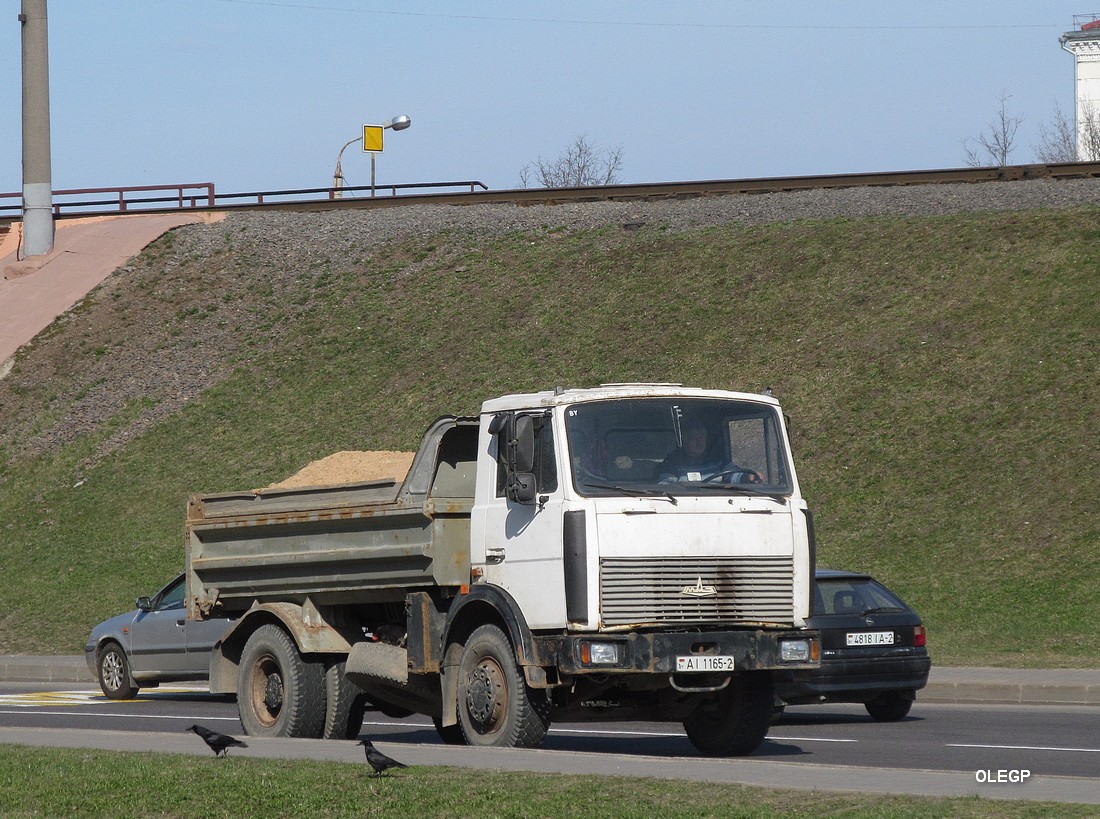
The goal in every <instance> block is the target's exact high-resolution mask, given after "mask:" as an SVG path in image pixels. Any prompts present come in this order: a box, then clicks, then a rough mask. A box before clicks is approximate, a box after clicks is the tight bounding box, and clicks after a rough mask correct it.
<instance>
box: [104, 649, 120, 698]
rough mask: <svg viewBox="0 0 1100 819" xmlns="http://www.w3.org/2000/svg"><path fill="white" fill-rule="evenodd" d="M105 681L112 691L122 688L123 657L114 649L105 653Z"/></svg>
mask: <svg viewBox="0 0 1100 819" xmlns="http://www.w3.org/2000/svg"><path fill="white" fill-rule="evenodd" d="M103 682H104V683H105V684H106V686H107V687H108V688H110V689H111V690H112V691H118V690H119V689H121V688H122V658H121V657H119V656H118V654H117V653H116V652H114V651H108V652H107V653H106V654H104V655H103Z"/></svg>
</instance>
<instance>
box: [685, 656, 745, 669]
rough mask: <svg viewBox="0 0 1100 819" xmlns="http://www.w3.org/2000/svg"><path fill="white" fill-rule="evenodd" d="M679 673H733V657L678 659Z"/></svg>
mask: <svg viewBox="0 0 1100 819" xmlns="http://www.w3.org/2000/svg"><path fill="white" fill-rule="evenodd" d="M676 670H677V671H733V657H730V656H728V655H725V654H699V655H692V656H690V657H677V658H676Z"/></svg>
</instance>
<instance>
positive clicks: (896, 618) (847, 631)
mask: <svg viewBox="0 0 1100 819" xmlns="http://www.w3.org/2000/svg"><path fill="white" fill-rule="evenodd" d="M806 625H807V626H808V627H809V628H814V629H819V630H820V632H821V667H820V668H819V669H817V670H815V671H812V672H808V673H802V674H795V673H790V674H787V675H784V676H782V677H779V678H777V681H776V699H777V702H776V716H777V717H778V716H779V715H780V714H781V713H782V710H783V706H784V705H807V704H811V703H820V702H861V703H863V704H864V705H865V706H866V708H867V713H869V714H870V715H871V716H872V717H874V718H875V719H877V720H881V721H883V722H896V721H897V720H900V719H904V718H905V716H906V715H907V714H908V713H909V709H910V708H911V707H912V705H913V701H914V700H915V699H916V693H917V690H918V689H920V688H923V687H924V686H925V684H926V683H927V682H928V671H929V669H930V668H931V667H932V659H931V658H930V657H929V656H928V649H927V646H926V645H925V641H926V634H925V630H924V625H923V624H922V623H921V619H920V616H919V615H918V614H917V613H916V612H915V611H913V610H912V609H911V608H909V606H907V605H906V604H905V603H904V602H903V601H902V600H901V599H900V598H899V597H898V596H897V595H895V594H894V593H893V592H891V591H890V590H889V589H887V588H886V587H885V586H883V585H882V584H881V583H879V582H878V581H877V580H875V579H874V578H873V577H871V576H869V575H866V574H859V573H856V572H842V571H836V570H833V569H819V570H818V571H817V584H816V588H815V592H814V608H813V615H812V616H811V617H810V618H809V620H808V621H807V623H806Z"/></svg>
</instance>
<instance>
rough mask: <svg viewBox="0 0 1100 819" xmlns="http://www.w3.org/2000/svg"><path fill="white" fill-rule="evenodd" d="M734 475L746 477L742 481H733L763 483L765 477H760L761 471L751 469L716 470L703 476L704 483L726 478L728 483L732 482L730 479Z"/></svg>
mask: <svg viewBox="0 0 1100 819" xmlns="http://www.w3.org/2000/svg"><path fill="white" fill-rule="evenodd" d="M734 475H744V476H745V478H744V479H743V480H740V481H732V483H763V482H764V479H763V478H761V477H760V473H759V472H754V471H753V470H751V469H740V468H738V469H727V470H724V471H722V472H715V473H714V474H713V475H708V476H707V477H705V478H703V483H714V482H715V481H722V480H723V479H725V482H726V483H731V481H730V480H729V479H730V478H732V477H733V476H734Z"/></svg>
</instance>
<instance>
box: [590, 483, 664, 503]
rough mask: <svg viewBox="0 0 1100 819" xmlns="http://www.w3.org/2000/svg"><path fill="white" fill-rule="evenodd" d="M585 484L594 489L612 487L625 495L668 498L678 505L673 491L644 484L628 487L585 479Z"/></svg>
mask: <svg viewBox="0 0 1100 819" xmlns="http://www.w3.org/2000/svg"><path fill="white" fill-rule="evenodd" d="M584 486H591V487H592V488H593V489H611V490H613V491H615V492H619V493H620V494H623V495H628V496H629V497H632V498H636V497H638V496H639V495H644V496H646V497H659V498H666V499H667V500H669V501H671V502H672V505H673V506H676V505H677V503H678V502H677V500H676V496H675V495H673V494H672V493H671V492H662V491H661V490H659V489H646V488H645V487H642V486H636V487H634V488H633V489H628V488H627V487H625V486H616V485H612V484H609V483H588V482H587V481H584Z"/></svg>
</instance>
